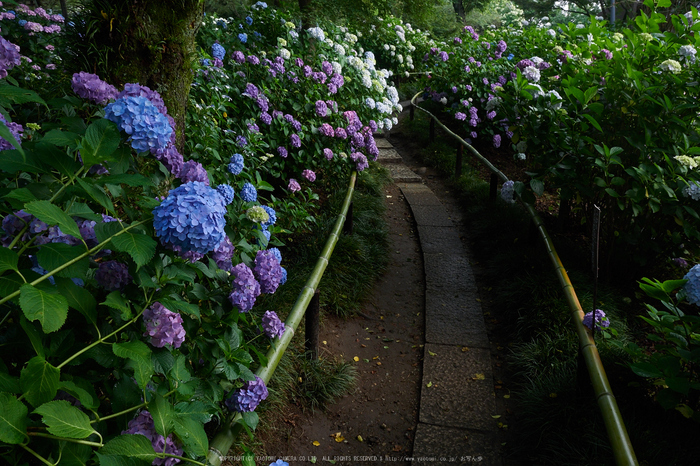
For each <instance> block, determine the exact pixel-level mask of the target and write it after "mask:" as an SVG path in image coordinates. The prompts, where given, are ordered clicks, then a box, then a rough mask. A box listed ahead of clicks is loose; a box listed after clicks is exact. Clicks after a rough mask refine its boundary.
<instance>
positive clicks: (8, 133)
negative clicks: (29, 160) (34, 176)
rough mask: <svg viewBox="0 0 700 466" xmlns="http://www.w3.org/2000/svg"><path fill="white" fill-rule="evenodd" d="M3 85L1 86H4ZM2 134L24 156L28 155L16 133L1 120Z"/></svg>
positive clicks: (0, 134)
mask: <svg viewBox="0 0 700 466" xmlns="http://www.w3.org/2000/svg"><path fill="white" fill-rule="evenodd" d="M2 87H3V86H0V88H2ZM0 136H2V138H3V139H5V140H6V141H7V142H9V143H10V144H12V145H13V146H14V148H15V149H17V151H19V153H20V154H22V158H25V157H26V154H25V153H24V149H22V145H21V144H20V142H19V141H18V140H17V139H16V138H15V135H14V134H12V132H11V131H10V128H8V127H7V125H6V124H5V123H4V122H3V121H2V120H0Z"/></svg>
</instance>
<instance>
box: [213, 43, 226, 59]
mask: <svg viewBox="0 0 700 466" xmlns="http://www.w3.org/2000/svg"><path fill="white" fill-rule="evenodd" d="M211 56H212V57H214V58H218V59H219V60H223V59H224V57H225V56H226V49H225V48H224V47H223V46H222V45H221V44H219V43H218V42H216V43H214V44H213V45H212V46H211Z"/></svg>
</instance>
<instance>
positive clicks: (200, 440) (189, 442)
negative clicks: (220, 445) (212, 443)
mask: <svg viewBox="0 0 700 466" xmlns="http://www.w3.org/2000/svg"><path fill="white" fill-rule="evenodd" d="M175 433H176V434H177V436H178V437H179V438H180V440H181V441H182V443H183V444H184V445H185V451H187V453H190V454H192V455H196V456H206V455H207V452H208V451H209V439H207V434H206V432H205V431H204V426H203V425H202V423H201V422H199V421H197V420H196V419H193V418H191V417H183V416H177V417H176V418H175Z"/></svg>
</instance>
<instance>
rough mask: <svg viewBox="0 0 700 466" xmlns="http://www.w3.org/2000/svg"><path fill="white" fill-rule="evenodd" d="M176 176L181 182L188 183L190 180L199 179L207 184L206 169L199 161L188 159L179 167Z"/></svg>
mask: <svg viewBox="0 0 700 466" xmlns="http://www.w3.org/2000/svg"><path fill="white" fill-rule="evenodd" d="M178 178H180V180H182V182H183V183H188V182H190V181H199V182H200V183H204V184H206V185H207V186H209V175H208V174H207V170H206V169H205V168H204V167H203V166H202V164H201V163H199V162H196V161H194V160H188V161H187V162H185V164H184V165H182V168H180V172H179V173H178Z"/></svg>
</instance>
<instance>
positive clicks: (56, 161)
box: [34, 141, 80, 178]
mask: <svg viewBox="0 0 700 466" xmlns="http://www.w3.org/2000/svg"><path fill="white" fill-rule="evenodd" d="M34 150H35V152H37V153H39V154H41V160H42V161H44V162H46V163H47V164H49V165H51V166H52V167H53V168H55V169H56V170H58V171H59V173H61V174H62V175H65V176H68V177H71V178H72V177H73V176H75V173H76V172H77V171H78V170H80V164H79V163H78V162H76V161H75V160H74V159H73V157H71V156H69V155H68V154H66V153H65V151H63V150H61V149H59V148H58V147H56V146H55V145H53V144H49V143H48V142H43V141H42V142H39V144H37V145H36V147H35V149H34Z"/></svg>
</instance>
